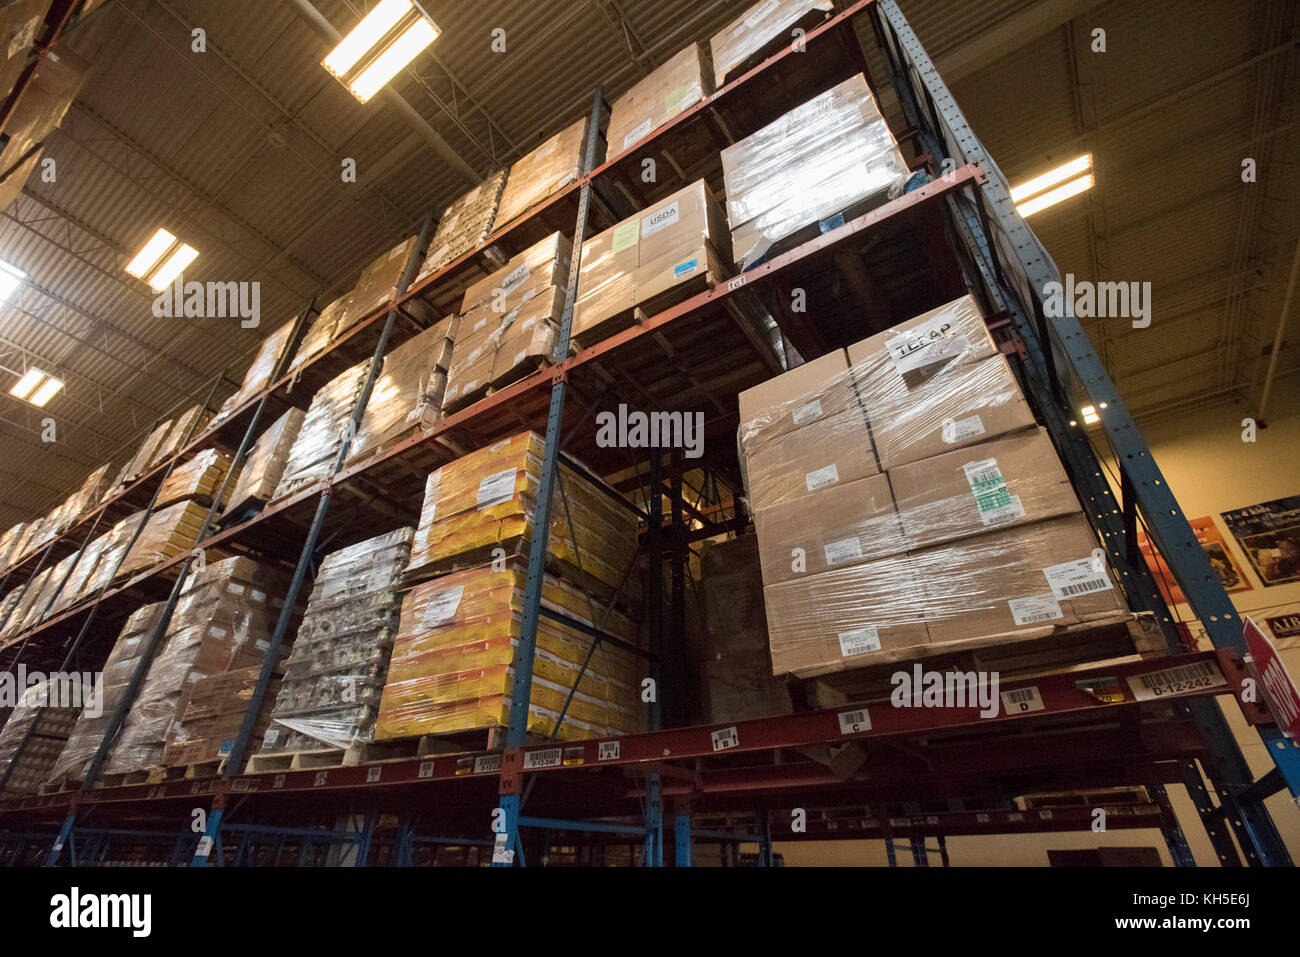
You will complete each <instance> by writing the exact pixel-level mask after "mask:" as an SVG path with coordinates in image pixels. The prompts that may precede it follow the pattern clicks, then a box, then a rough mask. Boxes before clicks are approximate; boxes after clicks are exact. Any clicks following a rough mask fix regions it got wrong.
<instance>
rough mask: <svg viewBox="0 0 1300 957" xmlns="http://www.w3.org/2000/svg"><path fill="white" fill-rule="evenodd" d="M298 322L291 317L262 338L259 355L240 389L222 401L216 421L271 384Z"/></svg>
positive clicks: (227, 415)
mask: <svg viewBox="0 0 1300 957" xmlns="http://www.w3.org/2000/svg"><path fill="white" fill-rule="evenodd" d="M296 322H297V320H295V319H290V320H289V321H288V322H286V323H285V324H284V325H282V326H280V327H279V328H278V329H276V330H275V331H274V332H273V333H271V334H270V335H269V336H267V337H266V338H265V339H263V340H262V345H261V346H260V347H259V348H258V350H257V355H256V356H254V357H253V362H252V364H251V365H250V366H249V367H248V371H247V372H245V373H244V381H243V383H242V384H241V385H240V386H239V391H238V392H236V393H235V394H234V395H232V396H231V397H230V398H228V399H227V400H226V401H225V402H223V403H222V405H221V410H220V411H219V412H217V415H216V419H215V420H214V421H216V422H220V421H222V420H223V419H226V418H228V417H229V416H230V415H231V413H233V412H234V411H235V410H236V409H238V408H239V407H240V406H241V405H243V404H244V403H245V402H247V401H248V400H249V399H251V398H252V397H253V396H255V395H256V394H257V393H258V392H261V391H262V390H263V389H265V388H266V387H267V386H268V385H270V384H271V376H273V375H274V374H275V369H276V366H277V365H279V363H280V358H281V356H283V355H284V350H285V349H287V348H288V347H289V340H290V339H291V338H292V336H293V327H294V324H295V323H296Z"/></svg>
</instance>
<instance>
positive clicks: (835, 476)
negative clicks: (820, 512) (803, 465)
mask: <svg viewBox="0 0 1300 957" xmlns="http://www.w3.org/2000/svg"><path fill="white" fill-rule="evenodd" d="M803 480H804V484H805V485H806V486H808V491H810V492H815V491H817V489H819V488H823V487H825V486H827V485H834V484H835V483H836V482H838V481H839V480H840V472H839V469H837V468H836V467H835V466H834V465H828V466H826V467H825V468H820V469H817V470H816V471H813V472H809V473H808V474H807V475H805V476H804V477H803Z"/></svg>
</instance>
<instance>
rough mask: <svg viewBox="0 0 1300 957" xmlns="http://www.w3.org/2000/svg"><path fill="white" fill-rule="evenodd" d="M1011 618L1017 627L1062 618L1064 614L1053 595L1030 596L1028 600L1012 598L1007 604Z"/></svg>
mask: <svg viewBox="0 0 1300 957" xmlns="http://www.w3.org/2000/svg"><path fill="white" fill-rule="evenodd" d="M1007 607H1008V608H1010V609H1011V617H1012V618H1014V619H1015V620H1016V624H1017V625H1036V624H1038V623H1039V622H1043V621H1052V620H1054V619H1057V618H1064V617H1065V613H1064V612H1062V611H1061V606H1060V605H1059V604H1057V602H1056V596H1055V595H1030V596H1029V597H1028V598H1012V599H1011V600H1009V601H1008V602H1007Z"/></svg>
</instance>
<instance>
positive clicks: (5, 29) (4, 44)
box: [0, 0, 50, 97]
mask: <svg viewBox="0 0 1300 957" xmlns="http://www.w3.org/2000/svg"><path fill="white" fill-rule="evenodd" d="M49 9H50V0H12V2H10V3H6V4H5V5H4V6H3V7H0V97H7V96H8V95H9V94H10V93H11V92H13V88H14V85H15V84H16V83H17V82H18V77H19V76H20V75H21V74H22V72H23V68H24V67H25V66H26V65H27V55H28V54H29V53H30V52H31V49H32V47H33V46H34V45H35V43H36V40H37V38H38V37H39V36H40V34H41V31H42V29H44V26H45V13H46V11H48V10H49Z"/></svg>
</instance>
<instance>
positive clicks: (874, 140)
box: [722, 74, 911, 270]
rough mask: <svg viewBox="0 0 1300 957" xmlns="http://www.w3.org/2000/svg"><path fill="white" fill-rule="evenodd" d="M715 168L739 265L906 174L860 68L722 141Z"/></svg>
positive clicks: (874, 197) (891, 192)
mask: <svg viewBox="0 0 1300 957" xmlns="http://www.w3.org/2000/svg"><path fill="white" fill-rule="evenodd" d="M722 171H723V178H724V181H725V184H726V195H727V220H728V222H729V223H730V224H731V236H732V252H733V255H734V260H735V262H736V264H737V265H738V266H739V267H740V268H741V269H742V270H743V269H748V268H750V267H751V266H752V265H754V264H755V263H756V262H758V261H759V260H761V259H763V258H764V257H765V256H767V255H768V253H769V252H771V251H772V250H773V247H775V246H776V245H777V244H778V243H781V242H782V241H784V240H787V239H789V238H790V237H793V236H794V235H795V234H796V233H798V232H799V231H800V230H802V229H804V227H815V226H816V224H817V223H818V222H819V221H821V220H823V219H826V218H828V217H830V216H831V215H833V214H835V213H841V212H844V211H845V210H853V211H856V210H858V209H865V208H866V207H867V206H869V205H871V204H874V203H879V202H884V201H886V200H888V199H889V198H891V197H893V196H896V195H899V194H901V192H902V188H903V184H904V183H905V182H906V181H907V179H908V177H909V176H910V175H911V173H910V171H909V169H908V167H907V163H906V161H905V160H904V159H903V156H902V154H901V153H900V152H899V150H898V145H897V144H896V143H895V142H894V139H893V135H892V134H891V133H890V131H889V127H888V126H887V125H886V123H885V121H884V118H883V117H882V116H881V115H880V111H879V110H878V109H877V107H876V103H875V100H874V99H873V98H872V96H871V91H870V89H869V88H868V87H867V82H866V79H865V78H863V77H862V76H861V75H860V74H859V75H857V76H853V77H850V78H849V79H847V80H845V81H844V82H842V83H840V84H839V85H837V86H835V87H832V88H831V89H829V90H827V91H825V92H824V93H822V94H820V95H818V96H815V97H813V98H812V99H811V100H809V101H807V102H806V103H803V104H802V105H800V106H797V107H795V108H794V109H793V110H791V111H790V112H789V113H786V114H785V115H784V116H782V117H780V118H779V119H777V120H776V121H774V122H773V123H770V124H769V125H767V126H765V127H763V128H762V129H761V130H758V131H757V132H755V133H753V134H751V135H750V136H747V137H745V138H744V139H743V140H740V141H739V142H737V143H734V144H732V145H731V146H728V147H727V148H726V149H724V150H723V151H722ZM791 241H794V240H791Z"/></svg>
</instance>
